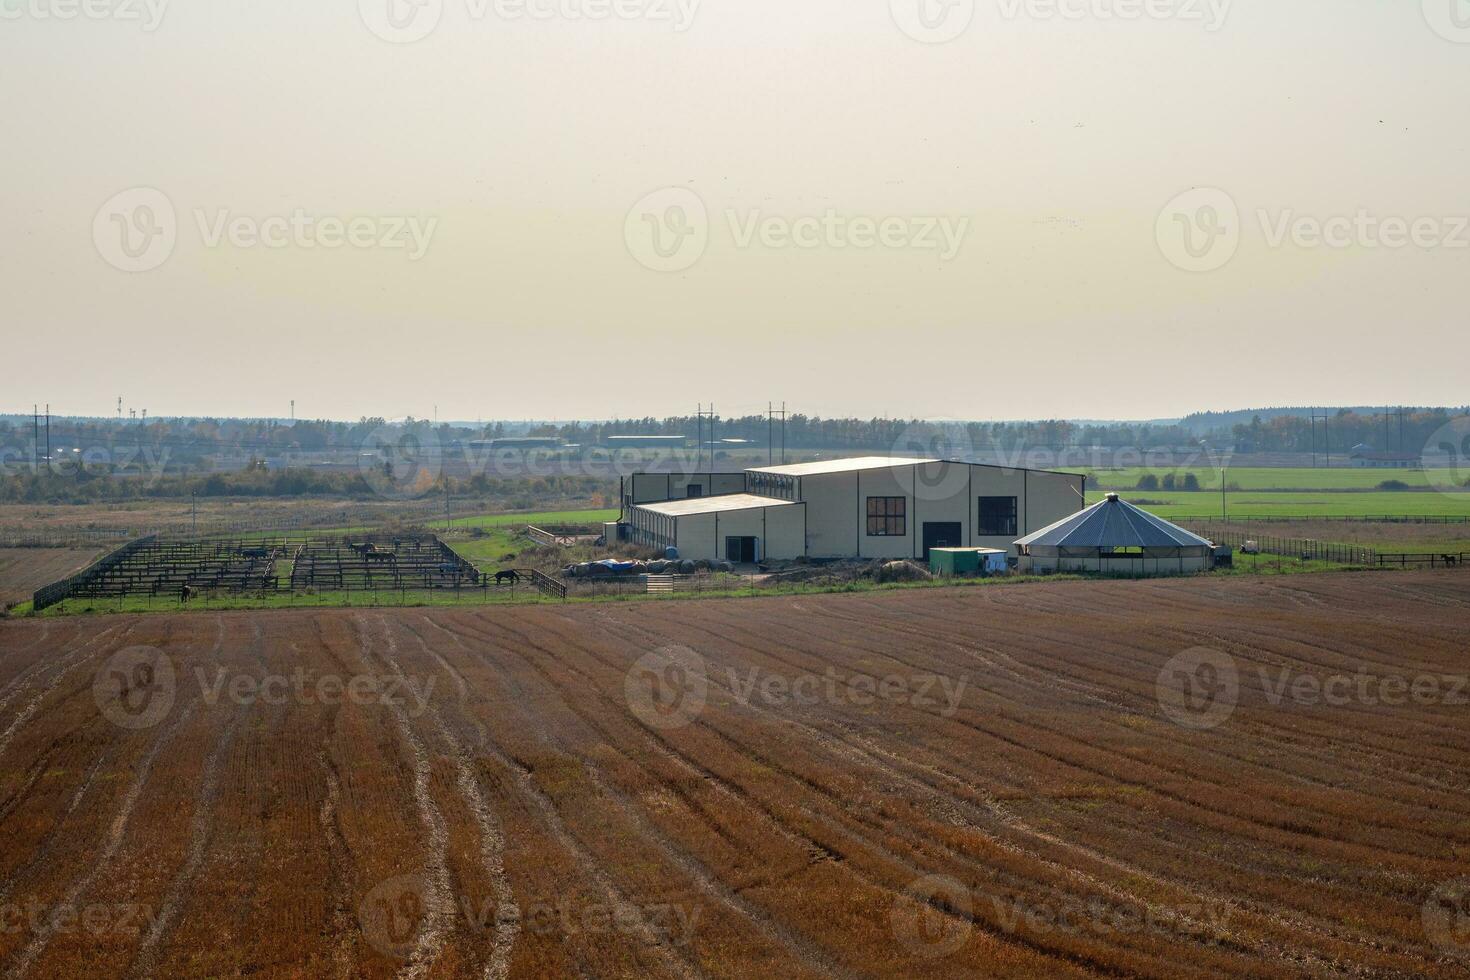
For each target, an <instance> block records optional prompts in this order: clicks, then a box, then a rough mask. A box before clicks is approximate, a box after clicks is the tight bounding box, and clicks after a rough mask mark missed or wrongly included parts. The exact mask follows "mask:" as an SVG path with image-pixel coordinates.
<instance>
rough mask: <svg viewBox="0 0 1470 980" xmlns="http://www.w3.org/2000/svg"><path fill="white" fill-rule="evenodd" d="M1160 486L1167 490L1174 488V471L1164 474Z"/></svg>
mask: <svg viewBox="0 0 1470 980" xmlns="http://www.w3.org/2000/svg"><path fill="white" fill-rule="evenodd" d="M1159 486H1161V487H1163V488H1164V489H1165V490H1173V489H1174V474H1173V473H1165V474H1164V479H1163V480H1162V481H1160V483H1159Z"/></svg>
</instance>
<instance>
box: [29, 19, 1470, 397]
mask: <svg viewBox="0 0 1470 980" xmlns="http://www.w3.org/2000/svg"><path fill="white" fill-rule="evenodd" d="M149 4H151V7H150V6H149ZM390 4H393V5H394V6H392V7H390ZM68 14H71V15H74V16H71V17H67V16H66V15H68ZM1125 14H1136V15H1137V16H1130V17H1125V16H1121V15H1125ZM967 24H968V26H966V25H967ZM420 35H422V36H420ZM414 38H418V39H417V40H414ZM946 38H948V40H945V39H946ZM940 42H942V43H940ZM1467 78H1470V2H1465V0H1425V2H1424V3H1423V4H1422V6H1421V3H1420V0H1395V2H1392V3H1388V2H1378V3H1367V2H1362V0H1357V2H1343V0H1293V2H1290V3H1266V2H1261V0H1254V2H1248V3H1247V2H1239V3H1234V4H1230V3H1226V2H1225V0H1111V2H1110V0H1060V2H1051V3H1048V2H1046V0H1032V2H1029V3H1028V2H1022V0H976V2H975V3H974V4H973V5H972V4H969V3H968V2H967V0H892V2H890V0H800V2H792V0H738V2H737V0H703V2H696V0H500V2H498V3H496V2H492V0H418V5H415V4H413V3H410V2H408V0H362V2H361V3H359V2H358V0H313V2H311V3H303V2H301V0H292V2H287V0H250V2H245V0H195V2H191V3H183V2H175V3H166V2H165V0H0V80H3V81H4V90H5V92H6V93H7V94H6V97H5V99H4V100H3V102H0V123H3V127H4V132H5V133H6V136H7V139H6V152H5V153H4V154H3V155H0V186H3V188H4V190H3V192H0V220H3V229H4V230H3V234H0V297H3V303H4V306H3V314H0V316H3V320H0V322H3V324H4V340H5V350H6V352H7V354H8V355H10V356H9V357H7V359H6V360H7V363H6V370H5V371H4V372H3V377H4V381H3V394H0V411H20V410H29V407H30V405H31V403H32V402H36V401H39V402H48V401H49V402H50V403H51V405H52V408H53V411H58V412H62V413H67V414H106V413H110V412H112V411H113V410H114V408H115V404H116V398H117V397H118V396H119V395H122V396H123V397H124V398H125V400H126V404H127V405H128V406H130V407H146V408H148V409H149V412H150V414H152V415H173V414H195V413H200V414H204V413H207V414H239V415H284V414H286V412H287V411H288V403H289V400H290V399H292V398H294V399H296V405H297V414H298V415H299V416H309V417H320V416H327V417H334V418H355V417H357V416H359V415H385V416H390V417H396V416H401V415H405V414H414V415H417V416H420V417H424V416H427V415H429V414H430V413H431V412H432V411H433V408H434V406H435V405H436V404H437V406H438V408H439V414H440V416H441V417H442V418H475V417H478V416H483V417H486V418H491V417H501V418H504V417H510V418H523V417H555V418H572V417H607V416H613V415H624V416H626V415H643V414H653V415H664V414H669V413H678V412H684V411H692V410H693V408H694V406H695V403H696V402H709V401H714V402H715V403H716V405H717V407H718V409H719V410H720V411H721V413H722V414H726V415H736V414H742V413H744V412H757V411H764V409H765V405H766V403H767V401H768V400H770V399H775V400H777V401H780V400H783V399H784V400H785V401H787V402H788V404H789V405H790V406H791V407H792V408H793V409H795V410H800V411H804V412H807V413H810V414H824V415H837V414H843V415H845V414H853V415H859V416H868V415H875V414H891V415H904V416H910V415H917V416H928V417H958V418H1018V417H1056V416H1071V417H1089V418H1096V417H1159V416H1169V415H1174V414H1178V413H1182V412H1187V411H1191V410H1195V409H1203V408H1225V407H1243V406H1247V405H1269V404H1283V403H1293V404H1308V403H1321V404H1374V403H1380V402H1384V403H1387V402H1407V403H1410V404H1431V403H1435V404H1438V403H1454V404H1460V403H1463V402H1465V401H1466V386H1465V379H1466V376H1467V366H1470V358H1467V354H1470V330H1467V329H1466V303H1465V297H1466V292H1465V284H1466V283H1467V282H1470V276H1467V272H1470V229H1467V227H1466V222H1465V219H1464V217H1463V216H1465V215H1467V214H1470V193H1467V191H1466V187H1467V184H1466V177H1465V166H1466V161H1467V159H1470V125H1467V123H1470V110H1467V109H1466V106H1465V101H1464V97H1465V82H1466V80H1467ZM1181 195H1183V196H1182V197H1181ZM1334 219H1336V220H1335V222H1334ZM1321 224H1325V225H1326V226H1327V232H1328V234H1327V236H1326V237H1327V238H1328V239H1330V241H1326V242H1324V241H1321V240H1320V238H1319V237H1316V236H1314V233H1313V229H1314V227H1317V225H1321ZM349 232H350V234H349ZM1186 235H1187V236H1188V237H1187V238H1186ZM415 236H417V237H415ZM349 238H350V239H352V241H349V240H348V239H349ZM262 241H264V242H268V243H269V244H262Z"/></svg>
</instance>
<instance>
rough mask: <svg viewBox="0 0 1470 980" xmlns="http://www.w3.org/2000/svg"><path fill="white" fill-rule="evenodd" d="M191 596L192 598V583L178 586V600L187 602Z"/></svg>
mask: <svg viewBox="0 0 1470 980" xmlns="http://www.w3.org/2000/svg"><path fill="white" fill-rule="evenodd" d="M192 598H194V586H192V585H181V586H179V601H180V602H185V603H187V602H188V601H189V600H190V599H192Z"/></svg>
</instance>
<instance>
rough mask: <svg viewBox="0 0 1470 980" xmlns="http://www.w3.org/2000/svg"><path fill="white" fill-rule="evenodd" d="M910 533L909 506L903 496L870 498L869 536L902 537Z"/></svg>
mask: <svg viewBox="0 0 1470 980" xmlns="http://www.w3.org/2000/svg"><path fill="white" fill-rule="evenodd" d="M907 533H908V506H907V501H906V500H905V499H904V498H903V497H869V498H868V537H870V538H891V537H902V536H903V535H905V534H907Z"/></svg>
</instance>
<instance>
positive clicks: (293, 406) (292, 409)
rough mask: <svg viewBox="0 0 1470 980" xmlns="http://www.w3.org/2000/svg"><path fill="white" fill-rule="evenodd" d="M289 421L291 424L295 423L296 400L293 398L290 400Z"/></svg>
mask: <svg viewBox="0 0 1470 980" xmlns="http://www.w3.org/2000/svg"><path fill="white" fill-rule="evenodd" d="M291 421H292V423H293V424H294V423H295V421H296V399H294V398H293V399H291Z"/></svg>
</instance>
